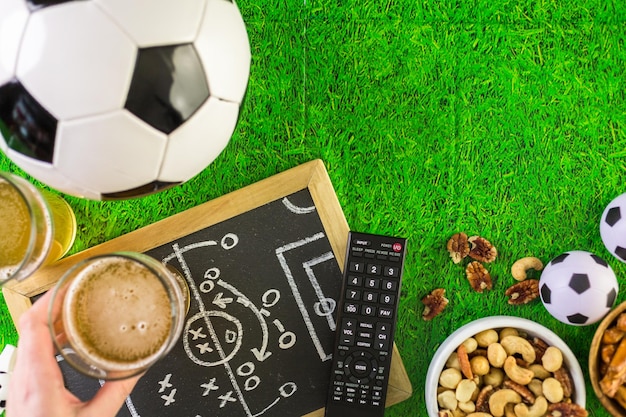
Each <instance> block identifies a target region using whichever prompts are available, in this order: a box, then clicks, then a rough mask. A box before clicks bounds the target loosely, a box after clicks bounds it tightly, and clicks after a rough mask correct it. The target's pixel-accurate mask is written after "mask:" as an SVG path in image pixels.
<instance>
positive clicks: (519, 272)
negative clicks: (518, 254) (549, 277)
mask: <svg viewBox="0 0 626 417" xmlns="http://www.w3.org/2000/svg"><path fill="white" fill-rule="evenodd" d="M529 269H534V270H535V271H541V270H542V269H543V263H542V262H541V260H540V259H539V258H535V257H534V256H529V257H526V258H522V259H520V260H518V261H516V262H515V263H514V264H513V266H512V267H511V275H513V278H515V279H516V280H518V281H524V280H525V279H526V271H528V270H529Z"/></svg>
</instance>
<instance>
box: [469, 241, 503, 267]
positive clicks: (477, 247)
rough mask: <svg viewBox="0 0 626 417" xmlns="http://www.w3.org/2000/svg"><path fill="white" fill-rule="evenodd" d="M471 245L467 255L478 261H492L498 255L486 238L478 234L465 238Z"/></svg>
mask: <svg viewBox="0 0 626 417" xmlns="http://www.w3.org/2000/svg"><path fill="white" fill-rule="evenodd" d="M467 240H468V241H469V243H470V244H471V245H472V248H471V249H470V252H469V256H470V257H471V258H472V259H475V260H477V261H479V262H485V263H489V262H493V261H495V260H496V257H497V256H498V250H497V249H496V247H495V246H493V245H492V244H491V242H489V241H488V240H487V239H485V238H484V237H480V236H472V237H470V238H468V239H467Z"/></svg>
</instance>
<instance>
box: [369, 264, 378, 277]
mask: <svg viewBox="0 0 626 417" xmlns="http://www.w3.org/2000/svg"><path fill="white" fill-rule="evenodd" d="M367 273H368V274H370V275H380V274H382V267H381V266H380V265H376V264H367Z"/></svg>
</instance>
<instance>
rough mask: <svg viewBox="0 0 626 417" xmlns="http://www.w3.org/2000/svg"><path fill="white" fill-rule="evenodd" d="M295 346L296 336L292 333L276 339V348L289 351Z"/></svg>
mask: <svg viewBox="0 0 626 417" xmlns="http://www.w3.org/2000/svg"><path fill="white" fill-rule="evenodd" d="M295 344H296V334H295V333H294V332H285V333H283V334H281V335H280V337H279V338H278V347H280V348H281V349H283V350H285V349H289V348H290V347H293V345H295Z"/></svg>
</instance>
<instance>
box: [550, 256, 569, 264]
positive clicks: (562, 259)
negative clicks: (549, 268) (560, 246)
mask: <svg viewBox="0 0 626 417" xmlns="http://www.w3.org/2000/svg"><path fill="white" fill-rule="evenodd" d="M568 256H569V253H563V254H561V255H559V256H557V257H556V258H554V259H553V260H551V261H550V264H551V265H556V264H560V263H561V262H563V261H564V260H565V258H567V257H568Z"/></svg>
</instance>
